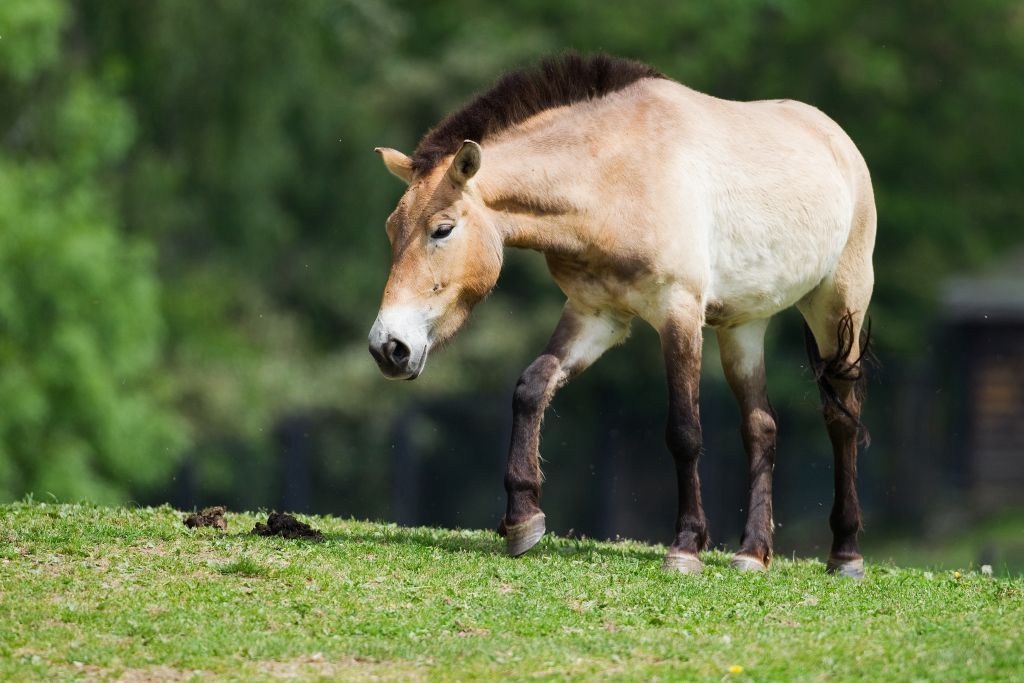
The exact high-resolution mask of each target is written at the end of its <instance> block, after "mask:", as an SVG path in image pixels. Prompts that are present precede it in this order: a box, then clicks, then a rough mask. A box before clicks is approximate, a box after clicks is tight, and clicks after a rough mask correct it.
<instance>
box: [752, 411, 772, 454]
mask: <svg viewBox="0 0 1024 683" xmlns="http://www.w3.org/2000/svg"><path fill="white" fill-rule="evenodd" d="M744 429H745V431H746V436H747V439H748V440H750V442H751V443H752V444H754V445H756V446H758V447H759V450H762V451H769V450H770V448H769V447H770V446H772V445H774V444H775V438H776V431H777V428H776V424H775V415H774V413H773V412H772V411H771V410H770V409H768V410H765V409H763V408H758V409H757V410H754V411H753V412H751V413H750V414H749V415H748V416H747V419H746V424H745V425H744Z"/></svg>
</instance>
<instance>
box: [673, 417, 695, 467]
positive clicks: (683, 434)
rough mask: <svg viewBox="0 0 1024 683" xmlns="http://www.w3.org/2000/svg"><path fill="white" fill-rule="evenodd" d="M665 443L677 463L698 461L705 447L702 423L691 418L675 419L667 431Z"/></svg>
mask: <svg viewBox="0 0 1024 683" xmlns="http://www.w3.org/2000/svg"><path fill="white" fill-rule="evenodd" d="M665 441H666V443H668V449H669V451H671V452H672V456H673V457H674V458H675V459H676V461H682V462H690V461H696V460H697V458H698V457H699V456H700V449H701V447H702V445H703V435H702V434H701V429H700V422H699V421H697V420H695V419H690V418H682V417H681V418H673V419H670V420H669V422H668V426H667V427H666V429H665Z"/></svg>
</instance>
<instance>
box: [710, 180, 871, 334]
mask: <svg viewBox="0 0 1024 683" xmlns="http://www.w3.org/2000/svg"><path fill="white" fill-rule="evenodd" d="M794 184H795V187H794V185H790V186H789V187H788V188H786V190H787V191H785V192H782V191H781V190H782V188H781V187H778V188H773V189H769V190H765V191H762V192H758V193H753V196H757V197H758V198H761V197H766V196H767V197H771V198H772V199H773V200H774V201H770V202H765V201H757V202H743V201H737V200H736V196H737V195H736V194H733V195H732V200H733V201H732V202H731V203H730V205H729V206H727V207H724V208H721V210H719V211H718V212H717V215H716V220H715V223H714V226H713V228H712V231H711V236H710V239H709V251H710V252H711V254H710V255H711V259H710V260H711V272H710V276H711V277H710V281H709V287H708V291H707V311H708V323H709V324H711V325H726V326H728V325H734V324H739V323H742V322H745V321H747V320H755V319H759V318H765V317H769V316H771V315H774V314H775V313H778V312H779V311H781V310H783V309H785V308H788V307H789V306H792V305H793V304H795V303H796V302H798V301H799V300H800V299H801V298H803V297H804V296H805V295H806V294H807V293H808V292H810V291H811V290H812V289H814V288H815V287H817V285H818V284H819V283H820V282H821V281H822V280H823V279H824V278H825V277H827V276H828V275H829V274H831V273H832V271H833V270H834V268H835V266H836V262H837V261H838V259H839V256H840V254H841V253H842V250H843V247H844V246H845V245H846V242H847V239H848V238H849V233H850V225H851V215H852V206H853V204H852V200H851V198H850V194H849V191H848V190H847V188H846V186H845V183H843V182H842V179H841V178H840V177H839V176H838V173H836V174H835V175H834V176H833V177H832V178H820V177H818V178H814V179H813V180H810V181H808V180H807V179H806V178H805V179H801V180H800V181H795V183H794ZM741 194H742V193H741Z"/></svg>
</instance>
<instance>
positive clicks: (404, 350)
mask: <svg viewBox="0 0 1024 683" xmlns="http://www.w3.org/2000/svg"><path fill="white" fill-rule="evenodd" d="M385 348H386V349H387V354H388V356H390V357H391V360H392V361H393V362H395V363H396V364H399V365H404V364H405V363H406V362H407V361H408V360H409V355H410V352H409V347H408V346H406V345H405V344H403V343H402V342H400V341H398V340H397V339H391V340H389V341H388V343H387V346H386V347H385Z"/></svg>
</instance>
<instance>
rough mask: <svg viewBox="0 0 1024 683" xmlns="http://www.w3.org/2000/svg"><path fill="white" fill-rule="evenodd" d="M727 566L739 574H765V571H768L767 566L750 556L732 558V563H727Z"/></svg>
mask: <svg viewBox="0 0 1024 683" xmlns="http://www.w3.org/2000/svg"><path fill="white" fill-rule="evenodd" d="M729 566H730V567H732V568H733V569H738V570H740V571H741V572H766V571H768V566H767V565H766V564H765V563H764V562H762V561H761V560H759V559H757V558H756V557H751V556H750V555H735V556H733V558H732V562H730V563H729Z"/></svg>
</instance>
